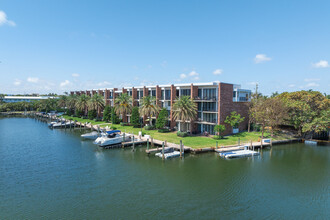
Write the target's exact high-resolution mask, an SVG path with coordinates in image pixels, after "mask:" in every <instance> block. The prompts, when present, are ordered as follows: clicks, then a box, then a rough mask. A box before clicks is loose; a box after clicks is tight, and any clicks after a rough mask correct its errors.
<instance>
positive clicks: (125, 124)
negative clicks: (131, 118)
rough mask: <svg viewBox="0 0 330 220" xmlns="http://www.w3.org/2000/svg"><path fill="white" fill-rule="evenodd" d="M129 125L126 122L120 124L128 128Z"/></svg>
mask: <svg viewBox="0 0 330 220" xmlns="http://www.w3.org/2000/svg"><path fill="white" fill-rule="evenodd" d="M128 125H129V124H128V123H126V122H120V126H128Z"/></svg>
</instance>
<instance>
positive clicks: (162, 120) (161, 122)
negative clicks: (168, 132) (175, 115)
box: [156, 108, 168, 129]
mask: <svg viewBox="0 0 330 220" xmlns="http://www.w3.org/2000/svg"><path fill="white" fill-rule="evenodd" d="M167 117H168V112H167V110H166V108H162V110H161V111H160V112H159V115H158V118H157V120H156V128H158V129H162V128H164V127H165V124H166V122H167Z"/></svg>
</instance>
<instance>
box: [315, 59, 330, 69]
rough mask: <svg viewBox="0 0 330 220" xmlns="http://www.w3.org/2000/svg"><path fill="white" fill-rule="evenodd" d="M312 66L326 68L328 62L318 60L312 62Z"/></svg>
mask: <svg viewBox="0 0 330 220" xmlns="http://www.w3.org/2000/svg"><path fill="white" fill-rule="evenodd" d="M313 66H314V67H315V68H327V67H329V63H328V61H326V60H320V61H319V62H317V63H314V64H313Z"/></svg>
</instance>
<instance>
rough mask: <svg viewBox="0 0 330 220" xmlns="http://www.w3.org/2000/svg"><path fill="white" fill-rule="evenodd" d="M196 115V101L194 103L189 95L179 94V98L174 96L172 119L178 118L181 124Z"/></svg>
mask: <svg viewBox="0 0 330 220" xmlns="http://www.w3.org/2000/svg"><path fill="white" fill-rule="evenodd" d="M196 115H197V106H196V103H194V101H193V100H192V99H191V98H190V96H181V97H180V98H176V100H175V103H174V105H173V118H174V120H180V121H181V122H182V123H183V124H185V123H186V122H187V121H192V120H194V119H195V118H196ZM181 122H180V123H181ZM190 130H191V129H190ZM180 131H181V126H180ZM190 133H191V131H190Z"/></svg>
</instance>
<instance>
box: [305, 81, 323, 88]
mask: <svg viewBox="0 0 330 220" xmlns="http://www.w3.org/2000/svg"><path fill="white" fill-rule="evenodd" d="M318 86H320V85H319V84H317V83H315V82H311V83H308V84H307V85H306V86H305V87H307V88H308V87H318Z"/></svg>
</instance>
